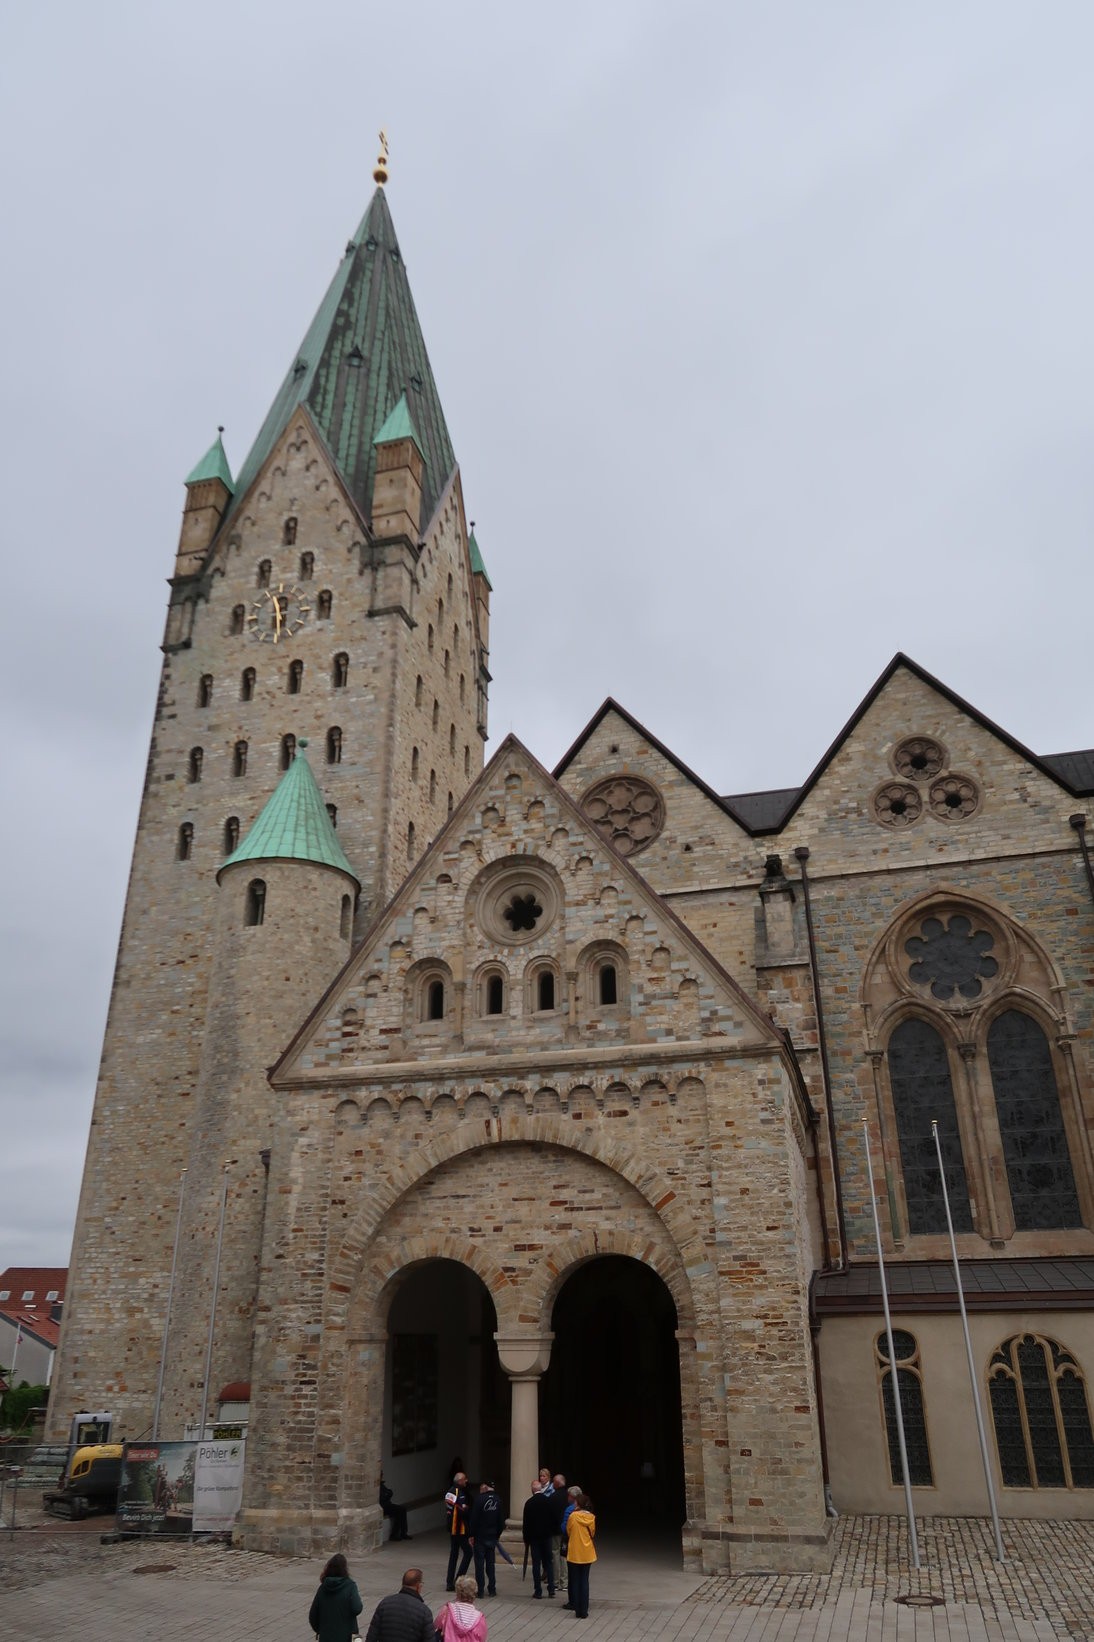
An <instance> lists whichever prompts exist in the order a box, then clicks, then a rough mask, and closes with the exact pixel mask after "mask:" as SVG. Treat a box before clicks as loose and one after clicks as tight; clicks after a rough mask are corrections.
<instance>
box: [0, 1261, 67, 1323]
mask: <svg viewBox="0 0 1094 1642" xmlns="http://www.w3.org/2000/svg"><path fill="white" fill-rule="evenodd" d="M67 1281H68V1267H67V1266H9V1267H8V1269H7V1271H4V1272H0V1309H2V1310H4V1311H8V1312H10V1311H12V1310H13V1309H16V1310H19V1311H25V1310H27V1309H28V1308H30V1309H32V1310H34V1311H36V1312H41V1313H43V1314H44V1315H45V1316H47V1317H48V1315H49V1308H50V1306H55V1305H58V1304H60V1302H61V1301H62V1300H63V1299H64V1297H65V1284H66V1282H67ZM47 1296H52V1298H48V1299H47Z"/></svg>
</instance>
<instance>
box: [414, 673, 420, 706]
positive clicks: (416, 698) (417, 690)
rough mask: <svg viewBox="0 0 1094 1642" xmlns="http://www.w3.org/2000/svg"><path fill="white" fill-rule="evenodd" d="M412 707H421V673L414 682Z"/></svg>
mask: <svg viewBox="0 0 1094 1642" xmlns="http://www.w3.org/2000/svg"><path fill="white" fill-rule="evenodd" d="M414 705H415V707H420V706H421V705H422V675H421V673H419V674H418V677H417V678H416V679H415V680H414Z"/></svg>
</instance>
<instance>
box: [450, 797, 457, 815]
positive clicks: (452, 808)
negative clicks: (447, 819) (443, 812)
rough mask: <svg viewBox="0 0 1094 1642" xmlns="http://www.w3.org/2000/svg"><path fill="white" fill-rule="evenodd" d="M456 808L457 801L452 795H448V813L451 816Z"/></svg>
mask: <svg viewBox="0 0 1094 1642" xmlns="http://www.w3.org/2000/svg"><path fill="white" fill-rule="evenodd" d="M455 807H456V800H455V799H454V798H453V797H452V794H451V793H449V795H448V813H449V815H451V814H452V811H453V810H454V809H455Z"/></svg>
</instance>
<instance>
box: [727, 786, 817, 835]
mask: <svg viewBox="0 0 1094 1642" xmlns="http://www.w3.org/2000/svg"><path fill="white" fill-rule="evenodd" d="M800 790H801V789H800V788H799V787H773V788H772V789H771V791H770V792H741V793H731V794H729V796H728V797H726V798H723V799H722V803H723V804H724V805H725V807H726V809H727V810H728V811H729V813H730V814H731V815H732V816H734V817H736V819H737V820H738V821H739V822H740V823H741V825H742V827H747V828H748V830H749V832H775V831H777V830H778V828H779V827H780V826H781V825H782V819H783V816H784V815H785V814H786V812H787V810H789V809H790V808H791V807H792V806H793V804H794V801H795V800H796V798H797V796H798V793H799V792H800Z"/></svg>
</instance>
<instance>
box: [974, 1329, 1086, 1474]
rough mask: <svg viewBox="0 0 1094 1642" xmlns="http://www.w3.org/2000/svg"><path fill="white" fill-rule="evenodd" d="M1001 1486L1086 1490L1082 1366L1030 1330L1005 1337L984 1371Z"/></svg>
mask: <svg viewBox="0 0 1094 1642" xmlns="http://www.w3.org/2000/svg"><path fill="white" fill-rule="evenodd" d="M988 1391H989V1393H990V1396H991V1417H992V1422H993V1424H994V1426H995V1443H996V1447H997V1448H998V1450H999V1470H1000V1472H1001V1473H1002V1477H1003V1486H1004V1488H1094V1434H1092V1432H1091V1425H1090V1406H1089V1403H1088V1402H1087V1394H1086V1385H1085V1384H1084V1381H1083V1375H1082V1370H1081V1369H1080V1368H1079V1365H1078V1363H1077V1362H1076V1361H1075V1359H1074V1357H1073V1356H1072V1355H1071V1353H1070V1352H1069V1351H1066V1350H1065V1349H1064V1347H1063V1346H1061V1345H1058V1344H1057V1342H1056V1341H1055V1340H1049V1339H1043V1338H1042V1337H1041V1336H1040V1335H1037V1334H1016V1335H1014V1336H1013V1338H1012V1339H1009V1340H1005V1341H1004V1342H1003V1344H1002V1345H1001V1346H1000V1347H999V1350H998V1351H997V1352H996V1353H995V1355H994V1356H993V1357H992V1360H991V1365H990V1367H989V1369H988Z"/></svg>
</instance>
